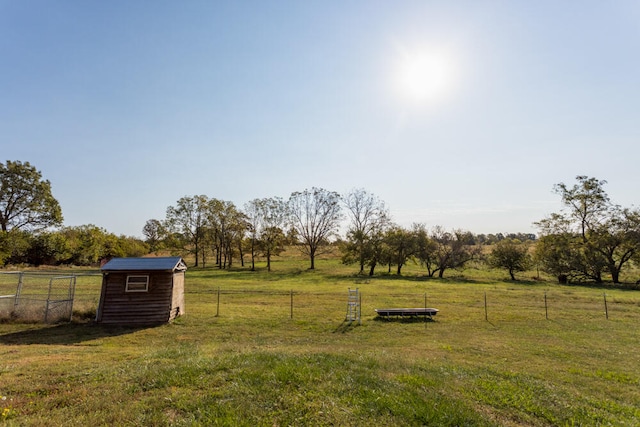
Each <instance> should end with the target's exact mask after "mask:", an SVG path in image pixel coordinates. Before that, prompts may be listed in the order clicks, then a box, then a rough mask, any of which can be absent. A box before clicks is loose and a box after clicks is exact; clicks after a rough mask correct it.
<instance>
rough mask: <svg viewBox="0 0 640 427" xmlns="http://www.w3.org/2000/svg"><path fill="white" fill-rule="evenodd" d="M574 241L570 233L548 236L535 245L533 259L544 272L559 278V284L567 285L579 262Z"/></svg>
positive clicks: (541, 238)
mask: <svg viewBox="0 0 640 427" xmlns="http://www.w3.org/2000/svg"><path fill="white" fill-rule="evenodd" d="M574 240H575V238H574V237H573V236H572V235H571V234H568V233H558V234H548V235H544V236H542V237H540V238H539V239H538V241H537V242H536V244H535V248H534V254H533V259H534V260H535V262H536V263H537V264H539V265H540V266H541V268H542V271H544V272H545V273H548V274H551V275H552V276H555V277H557V279H558V282H559V283H566V282H567V281H568V280H569V279H570V278H571V275H572V274H573V272H574V271H575V265H576V264H577V263H578V262H579V260H578V257H579V255H578V253H577V252H576V248H575V247H574Z"/></svg>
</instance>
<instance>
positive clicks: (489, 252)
mask: <svg viewBox="0 0 640 427" xmlns="http://www.w3.org/2000/svg"><path fill="white" fill-rule="evenodd" d="M576 180H577V183H576V184H575V185H573V186H568V185H566V184H564V183H560V184H556V185H555V186H554V190H555V192H556V193H557V194H558V195H559V196H560V198H561V201H562V203H563V206H564V208H563V210H562V211H561V212H557V213H553V214H551V215H550V216H549V217H547V218H544V219H542V220H540V221H539V222H537V223H535V224H536V226H537V227H538V229H539V230H540V237H539V238H536V235H534V234H531V233H513V234H501V233H498V234H488V235H486V234H473V233H471V232H470V231H466V230H461V229H454V230H446V229H444V228H443V227H441V226H437V225H436V226H434V227H432V228H430V229H428V228H427V227H426V226H425V225H424V224H413V225H412V226H411V227H403V226H400V225H398V224H395V223H394V222H393V221H392V219H391V216H390V214H389V210H388V208H387V207H386V205H385V203H384V202H383V201H382V200H380V199H379V198H378V197H376V196H375V195H374V194H372V193H370V192H368V191H366V190H364V189H354V190H352V191H350V192H349V193H348V194H344V195H340V194H338V193H336V192H334V191H329V190H326V189H323V188H316V187H313V188H311V189H305V190H303V191H296V192H293V193H292V194H291V195H290V196H289V198H288V199H283V198H280V197H269V198H261V199H254V200H251V201H249V202H248V203H246V204H245V205H244V206H243V207H242V208H239V207H237V206H236V205H235V204H234V203H233V202H230V201H224V200H219V199H216V198H210V197H207V196H205V195H197V196H185V197H182V198H181V199H179V200H178V201H177V203H176V204H175V205H173V206H169V207H168V208H167V210H166V215H165V218H163V219H150V220H148V221H146V223H145V224H144V227H143V229H142V233H143V235H144V240H141V239H137V238H134V237H128V236H116V235H114V234H112V233H109V232H108V231H106V230H104V229H102V228H99V227H97V226H95V225H91V224H89V225H83V226H80V227H63V226H62V222H63V217H62V210H61V208H60V206H59V204H58V202H57V200H56V199H55V198H54V197H53V195H52V193H51V184H50V183H49V181H47V180H45V179H43V178H42V175H41V173H40V172H39V171H38V170H37V169H36V168H35V167H34V166H32V165H31V164H29V163H28V162H25V163H22V162H19V161H15V162H14V161H7V162H6V164H2V163H0V264H1V265H6V264H33V265H39V264H74V265H95V264H97V263H99V262H100V260H101V259H104V258H109V257H114V256H141V255H144V254H147V253H153V252H155V253H160V252H161V251H163V252H170V253H174V254H181V255H183V256H186V255H191V256H192V257H193V259H194V263H195V266H202V267H205V266H206V265H207V263H209V264H210V263H213V264H214V265H216V266H217V267H218V268H232V266H234V265H236V264H237V263H239V264H240V265H241V266H244V265H245V262H246V263H249V266H250V268H251V269H255V268H256V261H257V260H258V259H260V260H265V261H266V265H267V269H268V270H271V261H272V260H273V257H277V256H279V255H280V254H281V253H282V252H283V251H284V249H285V248H286V247H290V246H295V247H297V248H298V249H299V250H300V251H301V252H302V253H303V254H305V256H307V257H308V260H309V268H310V269H314V268H315V260H316V258H317V257H318V256H319V255H321V254H323V253H325V252H326V251H329V250H331V251H335V250H336V248H337V249H339V251H340V256H341V258H342V261H343V262H344V263H345V264H353V265H355V266H356V267H357V271H358V272H359V274H364V275H374V274H375V272H376V271H379V270H380V269H386V272H387V273H390V272H392V271H393V272H395V273H396V274H401V273H402V268H403V266H405V265H406V264H407V262H410V261H412V262H416V263H419V264H420V265H421V266H422V267H423V268H424V271H425V273H426V275H428V276H429V277H436V276H437V277H443V276H444V274H445V272H446V271H448V270H451V269H458V268H462V267H464V266H465V265H466V264H468V263H469V262H471V261H484V262H486V263H487V264H488V265H490V266H492V267H495V268H502V269H505V270H507V271H508V272H509V275H510V277H511V278H512V279H515V273H517V272H521V271H526V270H527V269H530V268H532V267H533V266H536V267H537V268H538V269H541V270H543V271H545V272H547V273H549V274H552V275H554V276H555V277H557V278H558V280H559V281H561V282H596V283H602V282H603V281H605V280H611V281H612V282H614V283H618V282H619V281H620V277H621V273H622V272H623V270H625V269H627V268H629V266H631V265H634V264H637V263H638V262H640V212H639V211H638V210H637V209H631V208H623V207H621V206H619V205H616V204H614V203H613V202H611V200H610V199H609V197H608V195H607V193H606V192H605V191H604V185H605V184H606V181H600V180H597V179H595V178H590V177H586V176H578V177H576ZM340 231H343V232H342V233H340ZM485 248H489V249H485Z"/></svg>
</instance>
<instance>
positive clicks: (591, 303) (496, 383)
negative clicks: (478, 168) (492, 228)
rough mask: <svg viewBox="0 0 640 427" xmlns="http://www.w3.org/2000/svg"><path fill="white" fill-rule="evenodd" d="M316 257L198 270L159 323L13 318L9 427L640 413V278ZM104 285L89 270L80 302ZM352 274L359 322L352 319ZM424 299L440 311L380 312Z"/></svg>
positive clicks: (4, 385) (533, 420) (3, 387)
mask: <svg viewBox="0 0 640 427" xmlns="http://www.w3.org/2000/svg"><path fill="white" fill-rule="evenodd" d="M306 268H307V263H306V261H305V260H303V259H289V260H287V261H281V260H278V261H276V262H274V264H273V269H274V271H273V272H271V273H267V272H266V271H264V269H263V266H262V265H260V269H259V271H257V272H250V271H248V270H247V269H236V270H233V271H220V270H218V269H215V268H207V269H195V268H191V269H190V270H189V271H188V272H187V279H186V287H187V293H186V310H187V314H186V315H185V316H183V317H182V318H179V319H178V320H177V321H176V322H174V323H173V324H170V325H164V326H159V327H155V328H104V327H99V326H95V325H93V324H91V323H83V322H79V321H76V322H74V323H71V324H60V325H39V324H17V323H10V322H9V323H6V322H5V323H0V356H1V357H0V398H6V399H4V400H0V420H2V421H0V423H2V422H4V423H6V424H7V425H20V426H24V425H27V426H29V425H38V426H40V425H51V426H54V425H55V426H57V425H71V426H74V425H77V426H80V425H83V426H84V425H158V426H162V425H178V426H179V425H246V426H255V425H262V426H274V425H275V426H284V425H312V426H318V425H327V426H328V425H334V426H335V425H340V426H346V425H353V426H360V425H362V426H364V425H367V426H370V425H437V426H440V425H450V426H459V425H470V426H476V425H500V426H504V425H507V426H509V425H512V426H516V425H534V426H536V425H539V426H547V425H557V426H565V425H589V426H591V425H616V426H617V425H640V353H639V352H638V348H640V333H639V332H640V331H639V327H638V325H640V291H630V290H622V289H613V288H611V287H607V286H604V287H600V288H598V287H580V286H559V285H557V284H555V283H553V282H550V281H543V280H533V279H532V277H534V276H535V275H536V273H533V272H530V273H527V274H523V275H522V278H526V279H527V280H526V281H522V282H512V281H509V280H506V276H507V275H506V273H503V272H499V271H484V270H480V269H468V270H465V271H464V272H462V273H461V272H451V274H450V275H449V277H448V278H445V279H444V280H438V279H428V278H425V277H424V276H423V273H422V272H421V271H419V269H418V268H417V267H416V266H412V265H409V266H407V267H406V268H405V270H404V272H405V274H404V275H403V276H402V277H397V276H395V275H384V274H381V275H379V276H375V277H374V278H368V277H357V276H354V275H353V273H354V267H352V266H343V265H341V264H339V263H338V262H337V261H335V260H320V261H319V262H318V263H317V270H316V271H308V270H307V269H306ZM379 271H380V272H381V273H382V272H383V271H384V269H381V270H379ZM93 272H96V271H93ZM56 273H58V272H56ZM11 280H12V279H8V276H6V275H0V295H4V294H5V293H6V292H10V291H11V287H12V286H13V285H12V283H11ZM99 287H100V277H99V276H83V277H80V278H79V279H78V283H77V288H76V295H77V303H78V307H81V308H79V311H85V310H91V306H92V305H93V306H95V304H97V298H98V296H99ZM356 287H357V288H358V289H359V291H360V292H361V295H362V322H361V324H348V323H346V322H344V318H345V314H346V308H347V290H348V288H356ZM545 296H546V305H545ZM425 298H426V305H428V306H429V307H435V308H438V309H440V313H439V314H438V315H437V316H436V317H435V318H434V321H432V322H425V321H423V320H422V319H420V320H417V321H415V320H409V319H398V320H390V321H389V320H379V319H377V318H376V316H375V311H374V309H375V308H377V307H407V306H412V307H423V306H424V305H425ZM605 298H606V310H607V313H605ZM485 301H486V303H485ZM94 308H95V307H94ZM216 314H218V315H216ZM607 314H608V320H607V318H606V315H607Z"/></svg>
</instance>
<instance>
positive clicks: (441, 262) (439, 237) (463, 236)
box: [423, 226, 480, 278]
mask: <svg viewBox="0 0 640 427" xmlns="http://www.w3.org/2000/svg"><path fill="white" fill-rule="evenodd" d="M431 240H432V241H433V242H434V246H433V252H431V253H429V258H428V259H427V260H425V261H423V262H426V263H427V264H428V265H430V267H429V268H428V271H429V276H430V277H432V276H433V275H434V274H435V273H436V272H437V273H438V277H440V278H442V277H444V272H445V270H448V269H456V268H462V267H464V265H465V264H466V263H467V262H469V261H471V260H472V259H474V258H477V257H478V256H479V254H480V248H479V247H477V246H474V245H473V236H472V235H471V233H469V232H467V231H462V230H454V231H452V232H448V231H445V230H444V229H443V228H442V227H441V226H436V227H434V228H433V230H432V232H431Z"/></svg>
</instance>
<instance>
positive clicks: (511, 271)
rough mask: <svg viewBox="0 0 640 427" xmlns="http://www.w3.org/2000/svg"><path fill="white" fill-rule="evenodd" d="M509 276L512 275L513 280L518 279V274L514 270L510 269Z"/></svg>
mask: <svg viewBox="0 0 640 427" xmlns="http://www.w3.org/2000/svg"><path fill="white" fill-rule="evenodd" d="M509 276H511V280H516V276H515V275H514V274H513V270H511V269H509Z"/></svg>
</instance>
